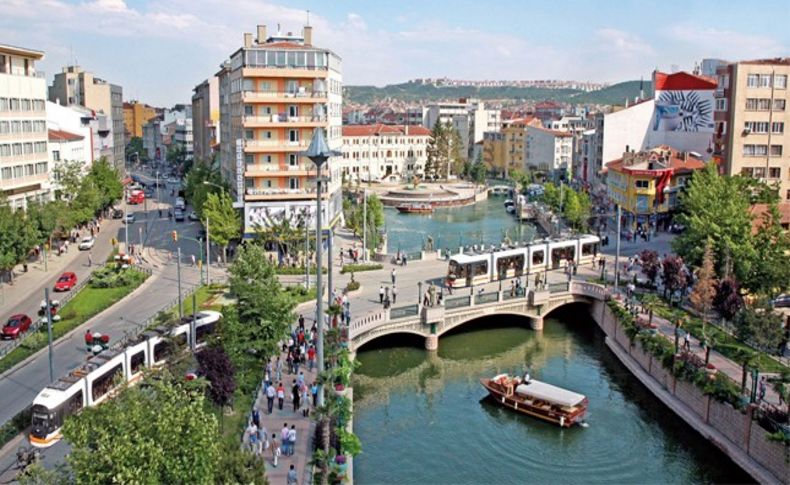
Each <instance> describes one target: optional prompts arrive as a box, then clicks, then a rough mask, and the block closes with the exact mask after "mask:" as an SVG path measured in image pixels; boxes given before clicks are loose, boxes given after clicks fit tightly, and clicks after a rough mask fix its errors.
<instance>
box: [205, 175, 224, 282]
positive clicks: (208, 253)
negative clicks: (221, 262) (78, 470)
mask: <svg viewBox="0 0 790 485" xmlns="http://www.w3.org/2000/svg"><path fill="white" fill-rule="evenodd" d="M203 185H211V186H212V187H217V188H218V189H219V190H220V191H222V192H225V187H223V186H221V185H219V184H215V183H214V182H209V181H208V180H204V181H203ZM208 223H209V221H208V216H206V284H211V278H209V273H208V272H209V267H210V266H211V251H210V250H209V248H210V242H209V241H210V240H211V236H210V234H211V232H210V231H209V224H208Z"/></svg>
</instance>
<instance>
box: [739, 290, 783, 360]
mask: <svg viewBox="0 0 790 485" xmlns="http://www.w3.org/2000/svg"><path fill="white" fill-rule="evenodd" d="M734 323H735V331H736V333H737V335H738V338H739V339H741V340H743V341H745V342H749V343H751V344H752V345H753V346H754V347H755V348H757V349H760V350H762V351H764V352H770V353H776V351H777V350H778V349H779V345H780V343H781V342H782V338H783V337H784V335H783V331H782V315H781V314H779V313H776V312H774V311H773V309H772V308H771V306H770V305H769V304H767V303H765V302H760V303H758V304H757V305H755V306H754V307H745V308H743V309H741V311H740V312H738V314H737V315H736V316H735V322H734Z"/></svg>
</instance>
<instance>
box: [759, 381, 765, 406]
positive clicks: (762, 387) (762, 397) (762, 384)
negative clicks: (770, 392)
mask: <svg viewBox="0 0 790 485" xmlns="http://www.w3.org/2000/svg"><path fill="white" fill-rule="evenodd" d="M765 391H766V385H765V376H762V377H760V401H762V400H764V399H765Z"/></svg>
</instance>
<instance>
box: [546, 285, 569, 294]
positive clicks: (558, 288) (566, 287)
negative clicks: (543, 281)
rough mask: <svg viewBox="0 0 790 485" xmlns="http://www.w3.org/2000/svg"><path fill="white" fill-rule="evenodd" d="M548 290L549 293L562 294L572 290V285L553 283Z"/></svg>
mask: <svg viewBox="0 0 790 485" xmlns="http://www.w3.org/2000/svg"><path fill="white" fill-rule="evenodd" d="M547 288H548V290H549V293H562V292H564V291H569V290H570V283H551V284H550V285H547Z"/></svg>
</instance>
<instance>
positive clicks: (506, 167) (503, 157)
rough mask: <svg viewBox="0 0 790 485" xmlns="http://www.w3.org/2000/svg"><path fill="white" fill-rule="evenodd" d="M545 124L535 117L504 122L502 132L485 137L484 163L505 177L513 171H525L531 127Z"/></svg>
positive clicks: (486, 134) (485, 135) (488, 134)
mask: <svg viewBox="0 0 790 485" xmlns="http://www.w3.org/2000/svg"><path fill="white" fill-rule="evenodd" d="M542 126H543V124H542V123H541V122H540V120H539V119H537V118H535V117H527V118H518V119H513V120H509V121H503V122H502V130H501V131H500V132H490V133H485V134H484V135H483V162H484V163H485V164H486V165H487V166H488V167H490V168H491V169H493V170H497V171H499V172H500V173H502V175H503V176H504V177H507V176H508V173H510V171H511V170H513V169H514V168H517V169H519V170H523V169H524V166H525V163H526V151H525V149H524V146H525V143H526V138H527V130H528V129H529V127H542Z"/></svg>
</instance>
